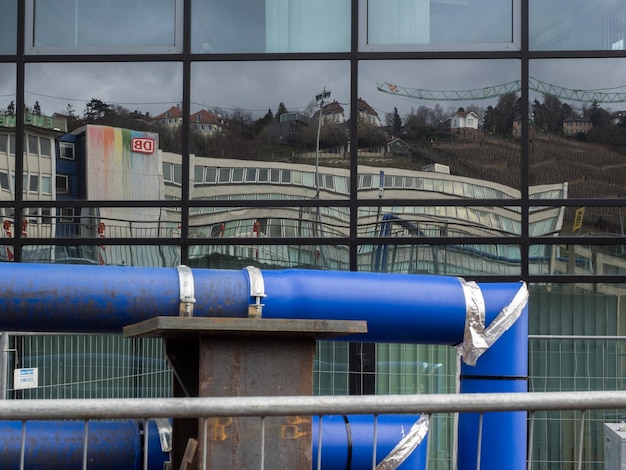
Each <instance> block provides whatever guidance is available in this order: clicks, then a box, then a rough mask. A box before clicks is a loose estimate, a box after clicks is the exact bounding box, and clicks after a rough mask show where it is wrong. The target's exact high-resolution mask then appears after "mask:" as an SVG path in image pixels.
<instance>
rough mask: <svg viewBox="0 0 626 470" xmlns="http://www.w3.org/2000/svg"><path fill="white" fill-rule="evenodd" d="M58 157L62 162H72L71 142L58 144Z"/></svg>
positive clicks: (72, 149) (72, 146)
mask: <svg viewBox="0 0 626 470" xmlns="http://www.w3.org/2000/svg"><path fill="white" fill-rule="evenodd" d="M59 157H60V158H62V159H64V160H74V144H73V143H71V142H59Z"/></svg>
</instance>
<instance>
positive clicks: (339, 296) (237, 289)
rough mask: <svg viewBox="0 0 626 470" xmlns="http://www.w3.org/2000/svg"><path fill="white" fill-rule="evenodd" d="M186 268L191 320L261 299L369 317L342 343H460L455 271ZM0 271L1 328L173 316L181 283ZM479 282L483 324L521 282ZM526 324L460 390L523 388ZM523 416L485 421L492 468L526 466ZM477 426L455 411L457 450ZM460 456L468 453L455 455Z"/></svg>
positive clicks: (141, 275) (307, 312) (304, 312)
mask: <svg viewBox="0 0 626 470" xmlns="http://www.w3.org/2000/svg"><path fill="white" fill-rule="evenodd" d="M191 273H192V277H193V285H194V296H195V304H194V316H218V317H245V316H247V315H248V306H249V305H250V304H253V303H255V302H257V301H259V300H260V301H261V303H263V304H264V306H263V309H262V316H263V317H265V318H280V319H318V320H321V319H326V320H365V321H366V322H367V325H368V333H366V334H363V335H355V336H348V337H344V338H341V339H343V340H353V341H364V342H392V343H413V344H442V345H457V344H459V343H460V342H461V341H462V340H463V333H464V330H465V323H466V317H467V314H468V310H469V305H470V303H471V302H470V300H469V299H468V297H467V289H465V288H464V281H462V280H460V279H458V278H454V277H442V276H429V275H402V274H380V273H355V272H337V271H311V270H297V269H293V270H279V271H263V272H260V271H258V272H255V271H249V270H242V271H231V270H209V269H195V270H192V271H191ZM259 275H260V277H261V278H262V284H263V286H264V297H262V298H260V299H258V298H255V297H252V296H251V295H250V292H251V285H252V284H255V285H256V286H258V281H259V277H258V276H259ZM0 276H1V279H2V282H0V312H2V313H1V315H0V331H43V332H45V331H48V332H94V333H104V332H119V331H121V330H122V328H123V327H124V326H126V325H129V324H133V323H137V322H140V321H143V320H146V319H149V318H152V317H155V316H177V315H179V309H180V294H181V293H180V289H179V285H180V282H181V281H180V278H179V273H178V271H177V270H176V269H174V268H136V267H132V268H131V267H115V266H68V265H35V264H20V263H16V264H13V263H7V264H4V265H3V266H2V268H0ZM478 287H479V288H480V290H481V292H482V296H483V297H484V310H485V312H484V313H485V318H486V324H487V325H489V323H490V322H491V321H492V320H493V319H494V318H495V317H496V316H497V315H498V314H499V313H500V312H501V311H502V310H503V309H505V308H506V307H507V306H508V305H509V304H510V303H511V301H512V299H513V298H514V296H515V295H516V294H517V292H518V290H519V288H520V285H519V284H514V283H501V284H498V283H493V284H492V283H489V284H480V285H479V286H478ZM526 322H527V320H526V314H525V308H524V315H522V318H520V319H519V320H518V321H517V322H516V323H515V324H514V325H513V326H512V327H511V328H510V329H509V330H508V331H506V332H505V333H504V335H503V336H502V338H500V339H499V340H498V341H497V342H496V344H495V345H494V346H493V347H492V348H491V349H489V350H488V351H487V353H485V354H484V355H483V356H482V357H481V358H480V359H479V361H478V363H477V364H476V366H463V369H462V371H461V376H462V377H461V378H462V384H461V391H463V392H469V393H471V392H485V393H489V392H496V391H502V390H510V391H520V390H521V389H523V390H525V386H526V385H525V383H526V382H525V380H526V376H527V324H526ZM502 387H504V388H502ZM505 415H506V416H505ZM522 415H523V414H520V413H508V414H507V413H502V414H501V415H500V416H504V418H503V419H502V421H501V422H498V420H496V423H495V424H494V425H489V426H487V427H486V428H485V427H484V423H483V443H485V444H486V445H489V446H491V443H490V442H491V441H493V443H496V445H498V446H500V447H499V451H500V453H501V456H502V459H500V460H494V462H495V463H494V464H495V465H496V467H499V468H509V469H518V468H523V465H524V462H525V458H522V457H521V456H520V455H519V454H520V452H519V451H520V449H521V448H522V447H525V434H526V423H525V419H522ZM489 419H490V420H491V419H492V418H491V417H490V418H489ZM490 422H491V421H490ZM500 424H502V425H505V424H506V426H507V429H510V431H509V432H510V434H511V435H514V436H516V437H515V439H509V440H506V441H503V440H502V439H500V438H499V437H500V436H503V435H505V434H504V433H503V431H502V430H501V429H498V428H499V425H500ZM511 426H514V429H511ZM478 428H479V423H477V421H476V420H475V419H474V418H473V417H472V416H471V415H467V416H461V417H460V420H459V431H460V435H459V448H460V449H465V448H466V446H467V449H469V448H471V447H472V448H475V446H476V436H477V435H478V434H477V431H478ZM463 452H465V450H463ZM468 452H469V451H468ZM465 461H469V462H471V459H468V460H466V459H459V462H465ZM505 463H506V465H504V467H502V465H503V464H505ZM474 464H475V462H474ZM468 465H469V464H468ZM470 467H471V468H474V467H472V466H471V465H470ZM470 467H468V468H470ZM496 467H494V468H496ZM460 468H462V467H460ZM482 468H487V467H482Z"/></svg>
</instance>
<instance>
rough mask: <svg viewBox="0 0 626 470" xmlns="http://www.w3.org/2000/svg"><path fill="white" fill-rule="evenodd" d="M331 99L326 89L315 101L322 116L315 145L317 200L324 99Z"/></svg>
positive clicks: (316, 194) (318, 195)
mask: <svg viewBox="0 0 626 470" xmlns="http://www.w3.org/2000/svg"><path fill="white" fill-rule="evenodd" d="M328 97H330V91H326V87H324V90H323V91H322V92H321V93H318V94H317V95H315V101H317V102H318V103H319V104H320V115H319V119H318V121H317V141H316V144H315V199H319V197H320V185H319V163H320V132H321V130H322V110H323V108H324V99H325V98H328Z"/></svg>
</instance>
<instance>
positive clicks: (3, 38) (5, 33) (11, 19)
mask: <svg viewBox="0 0 626 470" xmlns="http://www.w3.org/2000/svg"><path fill="white" fill-rule="evenodd" d="M0 12H1V14H0V54H15V52H16V45H15V44H16V39H17V30H16V28H17V2H16V1H15V0H0ZM0 68H1V67H0ZM0 87H1V85H0Z"/></svg>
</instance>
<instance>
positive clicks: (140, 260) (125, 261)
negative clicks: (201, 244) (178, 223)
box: [0, 245, 180, 268]
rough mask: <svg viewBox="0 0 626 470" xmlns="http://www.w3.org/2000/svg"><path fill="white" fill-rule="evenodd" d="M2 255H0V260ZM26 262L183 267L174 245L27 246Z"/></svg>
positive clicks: (24, 252) (24, 254)
mask: <svg viewBox="0 0 626 470" xmlns="http://www.w3.org/2000/svg"><path fill="white" fill-rule="evenodd" d="M1 259H2V253H1V252H0V260H1ZM22 261H23V262H25V263H61V264H89V265H112V266H142V267H154V268H159V267H163V268H167V267H170V268H171V267H175V266H179V265H180V247H178V246H174V245H106V246H105V245H100V246H94V245H67V246H54V245H27V246H24V247H23V249H22Z"/></svg>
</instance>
